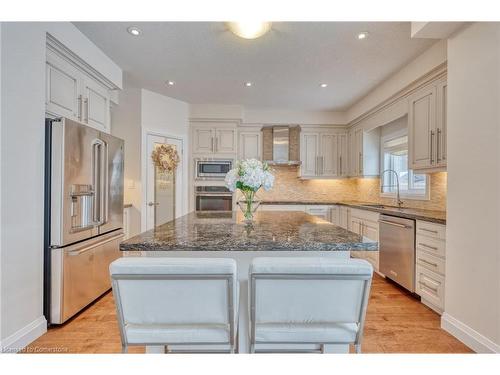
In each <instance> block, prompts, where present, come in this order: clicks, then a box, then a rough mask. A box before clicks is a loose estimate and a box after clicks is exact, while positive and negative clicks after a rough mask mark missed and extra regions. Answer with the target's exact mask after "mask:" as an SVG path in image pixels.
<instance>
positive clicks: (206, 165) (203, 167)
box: [195, 159, 233, 180]
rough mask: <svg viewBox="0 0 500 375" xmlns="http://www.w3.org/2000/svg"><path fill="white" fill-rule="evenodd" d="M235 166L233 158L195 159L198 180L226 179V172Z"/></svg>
mask: <svg viewBox="0 0 500 375" xmlns="http://www.w3.org/2000/svg"><path fill="white" fill-rule="evenodd" d="M231 168H233V161H232V160H227V159H225V160H221V159H211V160H205V159H195V171H196V175H195V178H196V179H197V180H218V179H224V177H226V173H227V172H229V171H230V170H231Z"/></svg>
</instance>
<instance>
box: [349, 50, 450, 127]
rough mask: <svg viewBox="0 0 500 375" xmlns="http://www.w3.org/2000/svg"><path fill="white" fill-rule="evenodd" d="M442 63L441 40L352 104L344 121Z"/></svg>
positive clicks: (444, 58) (444, 59)
mask: <svg viewBox="0 0 500 375" xmlns="http://www.w3.org/2000/svg"><path fill="white" fill-rule="evenodd" d="M444 62H446V40H441V41H439V42H437V43H436V44H434V45H433V46H431V48H429V49H427V50H426V51H425V52H424V53H422V54H421V55H420V56H418V57H417V58H416V59H414V60H412V61H411V62H409V63H408V64H407V65H406V66H404V67H403V68H402V69H401V70H399V71H398V72H396V73H395V74H393V75H392V76H391V77H389V78H388V79H387V80H385V81H384V82H382V83H381V84H380V85H378V86H377V87H375V88H374V89H373V90H372V91H370V92H369V93H368V95H366V96H365V97H364V98H362V99H361V100H359V101H357V102H356V103H355V104H353V105H352V106H351V107H350V108H349V109H348V110H347V111H346V114H345V116H346V121H347V122H351V121H352V120H354V119H356V118H357V117H359V116H361V115H362V114H364V113H365V112H367V111H369V110H371V109H372V108H373V107H375V106H376V105H378V104H379V103H382V102H383V101H384V100H386V99H388V98H390V97H391V96H392V95H394V94H396V93H397V92H399V91H400V90H402V89H404V88H405V87H406V86H408V85H410V84H411V83H412V82H414V81H416V80H417V79H419V78H421V77H422V76H424V75H425V74H427V73H428V72H430V71H431V70H432V69H434V68H436V67H438V66H439V65H441V64H443V63H444Z"/></svg>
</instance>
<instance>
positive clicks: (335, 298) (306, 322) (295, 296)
mask: <svg viewBox="0 0 500 375" xmlns="http://www.w3.org/2000/svg"><path fill="white" fill-rule="evenodd" d="M249 272H250V274H249V284H250V285H249V298H250V303H249V304H250V352H251V353H254V352H277V351H291V350H290V348H289V347H290V346H292V345H291V344H294V345H295V346H297V345H296V344H301V345H303V346H305V345H306V344H307V345H309V346H312V347H313V348H316V349H312V350H307V351H319V352H323V353H324V352H325V345H327V344H353V345H354V347H355V351H356V353H360V352H361V338H362V335H363V326H364V320H365V315H366V307H367V304H368V297H369V293H370V286H371V280H372V275H373V269H372V266H371V265H370V263H368V262H367V261H364V260H361V259H349V260H339V259H331V258H320V257H302V258H298V257H297V258H295V257H280V258H278V257H276V258H274V257H265V258H255V259H254V260H253V262H252V264H251V266H250V270H249ZM263 344H265V345H263ZM310 344H315V345H310ZM259 346H261V349H259ZM287 348H288V349H287ZM294 351H296V350H294ZM299 351H302V350H299ZM304 351H305V350H304Z"/></svg>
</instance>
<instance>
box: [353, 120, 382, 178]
mask: <svg viewBox="0 0 500 375" xmlns="http://www.w3.org/2000/svg"><path fill="white" fill-rule="evenodd" d="M349 148H350V151H349V156H350V158H349V159H350V160H349V176H352V177H363V176H378V175H379V172H380V164H379V161H380V128H376V129H374V130H370V131H365V130H364V129H363V128H361V127H358V128H354V129H351V130H350V132H349Z"/></svg>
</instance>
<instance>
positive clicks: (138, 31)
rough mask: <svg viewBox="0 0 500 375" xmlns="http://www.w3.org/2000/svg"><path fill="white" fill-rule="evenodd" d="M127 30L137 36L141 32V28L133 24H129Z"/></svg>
mask: <svg viewBox="0 0 500 375" xmlns="http://www.w3.org/2000/svg"><path fill="white" fill-rule="evenodd" d="M127 31H128V32H129V34H132V35H133V36H139V35H141V33H142V31H141V29H139V28H138V27H135V26H130V27H129V28H128V29H127Z"/></svg>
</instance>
